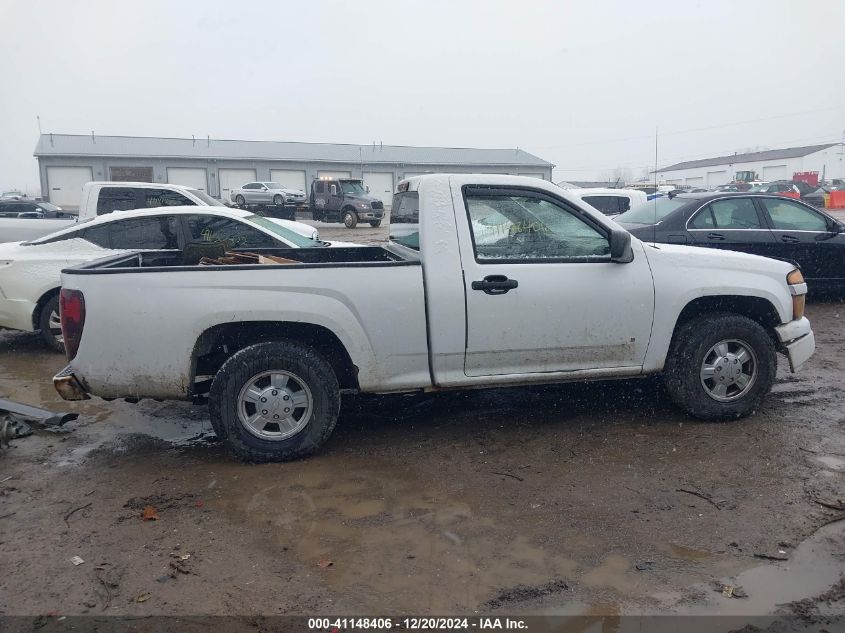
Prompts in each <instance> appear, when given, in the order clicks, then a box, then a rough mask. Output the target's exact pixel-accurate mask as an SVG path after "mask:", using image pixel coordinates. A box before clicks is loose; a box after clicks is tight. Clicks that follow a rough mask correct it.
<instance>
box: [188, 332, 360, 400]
mask: <svg viewBox="0 0 845 633" xmlns="http://www.w3.org/2000/svg"><path fill="white" fill-rule="evenodd" d="M281 339H289V340H293V341H296V342H299V343H305V344H306V345H310V346H311V347H313V348H314V349H315V350H317V352H319V353H320V354H321V355H322V356H323V358H325V359H326V360H327V361H328V362H329V364H330V365H331V366H332V369H333V370H334V373H335V375H336V376H337V380H338V383H339V384H340V388H341V389H357V388H358V368H357V367H356V366H355V365H354V364H353V363H352V359H351V358H350V357H349V352H347V351H346V348H345V347H344V346H343V343H341V342H340V339H339V338H337V335H335V333H334V332H332V331H331V330H329V329H327V328H325V327H323V326H321V325H314V324H313V323H280V322H275V321H246V322H240V323H224V324H221V325H216V326H214V327H212V328H209V329H208V330H206V331H205V332H203V333H202V334H201V335H200V337H199V338H198V339H197V342H196V344H195V345H194V353H193V355H192V358H191V361H192V363H191V364H192V369H191V374H192V377H193V381H194V384H193V385H192V392H193V394H194V395H201V394H203V393H207V392H208V389H209V388H210V384H211V383H210V380H209V379H208V378H207V377H208V376H214V374H216V373H217V370H219V369H220V367H222V366H223V363H224V362H226V360H227V359H228V358H229V357H230V356H232V354H234V353H235V352H237V351H239V350H241V349H243V348H245V347H248V346H250V345H254V344H255V343H265V342H269V341H278V340H281Z"/></svg>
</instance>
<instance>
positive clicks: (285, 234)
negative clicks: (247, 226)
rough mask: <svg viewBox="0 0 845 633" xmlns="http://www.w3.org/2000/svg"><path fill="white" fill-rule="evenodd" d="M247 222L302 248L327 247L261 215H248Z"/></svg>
mask: <svg viewBox="0 0 845 633" xmlns="http://www.w3.org/2000/svg"><path fill="white" fill-rule="evenodd" d="M244 220H246V221H247V222H252V223H253V224H256V225H258V226H260V227H261V228H263V229H267V230H268V231H270V232H272V233H275V234H276V235H278V236H279V237H281V238H283V239H285V240H287V241H288V242H290V243H291V244H295V245H296V246H299V247H300V248H319V247H322V246H326V243H325V242H317V241H315V240H312V239H311V238H308V237H305V236H304V235H300V234H299V233H297V232H296V231H291V230H290V229H286V228H285V227H283V226H281V225H279V224H276V223H275V222H273V221H272V220H269V219H267V218H265V217H263V216H260V215H248V216H247V217H245V218H244Z"/></svg>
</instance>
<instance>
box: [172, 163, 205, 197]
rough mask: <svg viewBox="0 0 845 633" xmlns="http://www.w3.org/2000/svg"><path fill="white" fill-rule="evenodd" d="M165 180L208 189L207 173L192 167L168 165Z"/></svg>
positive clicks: (175, 183)
mask: <svg viewBox="0 0 845 633" xmlns="http://www.w3.org/2000/svg"><path fill="white" fill-rule="evenodd" d="M167 182H169V183H170V184H171V185H185V186H186V187H193V188H194V189H199V190H200V191H208V173H207V172H206V170H205V169H202V168H194V167H168V168H167Z"/></svg>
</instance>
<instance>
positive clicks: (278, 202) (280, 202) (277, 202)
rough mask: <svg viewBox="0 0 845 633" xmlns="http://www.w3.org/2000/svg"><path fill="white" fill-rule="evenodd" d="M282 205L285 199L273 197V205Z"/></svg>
mask: <svg viewBox="0 0 845 633" xmlns="http://www.w3.org/2000/svg"><path fill="white" fill-rule="evenodd" d="M284 203H285V199H284V198H282V196H280V195H278V194H277V195H275V196H273V204H274V205H276V206H277V207H280V206H282V205H283V204H284Z"/></svg>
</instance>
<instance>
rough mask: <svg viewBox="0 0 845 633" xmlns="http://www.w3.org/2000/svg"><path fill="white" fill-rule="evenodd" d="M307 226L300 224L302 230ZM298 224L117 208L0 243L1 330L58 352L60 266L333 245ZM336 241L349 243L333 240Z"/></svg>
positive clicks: (238, 214)
mask: <svg viewBox="0 0 845 633" xmlns="http://www.w3.org/2000/svg"><path fill="white" fill-rule="evenodd" d="M303 227H305V229H303ZM306 229H310V233H311V234H312V235H313V236H314V237H315V238H317V237H318V234H317V232H316V229H313V227H310V226H308V225H306V224H302V223H301V222H292V221H288V220H279V219H275V218H265V217H263V216H259V215H255V214H253V213H250V212H247V211H241V210H238V209H227V208H225V207H201V206H195V207H162V208H158V209H138V210H134V211H115V212H113V213H109V214H107V215H101V216H98V217H96V218H94V219H92V220H89V221H87V222H80V223H79V224H74V225H73V226H71V227H68V228H65V229H62V230H60V231H56V232H54V233H51V234H49V235H46V236H44V237H41V238H38V239H36V240H32V241H29V242H9V243H5V244H0V328H8V329H13V330H23V331H26V332H34V331H36V330H40V331H41V334H42V336H43V338H44V340H45V341H46V342H47V344H48V345H50V347H52V348H54V349H56V350H58V351H64V344H63V340H62V332H61V324H60V322H59V289H60V287H61V271H62V269H63V268H67V267H69V266H76V265H77V264H82V263H84V262H88V261H92V260H95V259H100V258H102V257H107V256H109V255H114V254H116V253H120V252H125V251H138V250H170V249H173V250H182V249H184V247H185V245H187V244H195V243H202V242H216V241H226V242H228V243H229V244H230V245H231V246H232V247H234V248H238V249H241V250H249V249H253V248H309V247H321V246H331V245H332V244H329V243H328V242H321V241H319V240H317V239H312V238H311V237H306V236H305V235H302V231H304V230H306ZM336 245H338V246H353V244H346V243H340V242H338V243H337V244H336Z"/></svg>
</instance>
